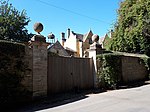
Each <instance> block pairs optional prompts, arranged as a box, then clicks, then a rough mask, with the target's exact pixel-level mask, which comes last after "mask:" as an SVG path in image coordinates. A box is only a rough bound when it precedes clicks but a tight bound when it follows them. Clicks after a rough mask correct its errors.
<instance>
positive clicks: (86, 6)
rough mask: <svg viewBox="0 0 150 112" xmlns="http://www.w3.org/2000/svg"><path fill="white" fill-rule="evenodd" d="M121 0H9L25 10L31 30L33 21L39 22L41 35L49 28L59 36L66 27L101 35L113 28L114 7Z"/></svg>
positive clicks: (77, 31) (30, 29) (30, 30)
mask: <svg viewBox="0 0 150 112" xmlns="http://www.w3.org/2000/svg"><path fill="white" fill-rule="evenodd" d="M120 1H121V0H9V3H12V5H13V6H14V7H15V8H16V9H17V10H19V11H22V10H23V9H25V10H26V13H27V16H28V17H29V18H30V20H31V21H30V23H29V25H28V26H27V27H26V28H27V30H28V32H29V33H34V34H35V31H34V30H33V25H34V23H36V22H41V23H42V24H43V26H44V29H43V31H42V32H41V34H42V35H44V36H45V37H47V35H48V34H49V33H50V32H52V33H53V34H54V35H55V38H56V39H57V40H60V34H61V32H64V33H66V32H67V29H68V28H70V29H71V31H74V32H75V33H80V34H85V33H87V32H88V31H89V30H90V29H91V30H92V32H93V33H94V34H98V35H99V36H100V37H103V36H104V35H105V34H106V33H107V32H108V31H110V30H111V29H112V28H113V24H114V23H115V22H116V20H117V9H118V8H119V3H120Z"/></svg>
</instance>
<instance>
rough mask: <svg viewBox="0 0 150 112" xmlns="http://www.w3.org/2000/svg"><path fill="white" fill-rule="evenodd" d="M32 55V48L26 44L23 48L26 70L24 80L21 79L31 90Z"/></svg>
mask: <svg viewBox="0 0 150 112" xmlns="http://www.w3.org/2000/svg"><path fill="white" fill-rule="evenodd" d="M32 55H33V52H32V49H31V47H29V46H28V45H26V48H25V60H24V62H25V64H26V66H27V68H26V70H25V76H24V80H23V81H22V84H23V85H24V86H25V88H26V89H27V90H28V91H30V92H32V90H33V88H32V84H33V81H32V80H33V77H32V66H33V64H32V61H33V60H32V59H33V58H32Z"/></svg>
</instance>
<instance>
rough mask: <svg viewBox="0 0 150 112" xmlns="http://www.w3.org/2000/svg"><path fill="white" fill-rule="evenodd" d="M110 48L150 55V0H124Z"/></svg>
mask: <svg viewBox="0 0 150 112" xmlns="http://www.w3.org/2000/svg"><path fill="white" fill-rule="evenodd" d="M110 44H111V45H110V49H111V50H114V51H123V52H132V53H145V54H148V55H150V0H124V1H123V2H121V4H120V8H119V10H118V20H117V22H116V24H115V27H114V34H113V39H112V41H111V43H110Z"/></svg>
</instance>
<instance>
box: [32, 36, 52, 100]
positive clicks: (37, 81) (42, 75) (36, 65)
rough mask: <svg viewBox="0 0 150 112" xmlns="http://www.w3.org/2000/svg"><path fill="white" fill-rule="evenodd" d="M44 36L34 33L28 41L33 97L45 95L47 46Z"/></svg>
mask: <svg viewBox="0 0 150 112" xmlns="http://www.w3.org/2000/svg"><path fill="white" fill-rule="evenodd" d="M48 45H49V44H48V43H46V40H45V37H44V36H42V35H40V34H39V35H34V36H33V37H32V39H31V41H30V46H31V48H32V54H33V56H32V57H33V59H32V65H33V67H32V79H33V87H32V89H33V90H32V92H33V98H36V97H46V96H47V46H48Z"/></svg>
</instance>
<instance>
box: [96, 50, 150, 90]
mask: <svg viewBox="0 0 150 112" xmlns="http://www.w3.org/2000/svg"><path fill="white" fill-rule="evenodd" d="M130 55H132V56H133V55H134V57H139V60H140V61H141V63H144V64H145V67H146V68H147V70H148V72H149V79H150V57H148V56H146V55H138V54H127V53H119V52H118V53H116V52H115V53H107V54H101V55H97V84H98V86H99V87H100V88H105V89H115V88H116V87H117V86H119V85H120V84H122V78H121V75H122V71H121V69H122V62H121V58H122V57H123V56H130Z"/></svg>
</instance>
